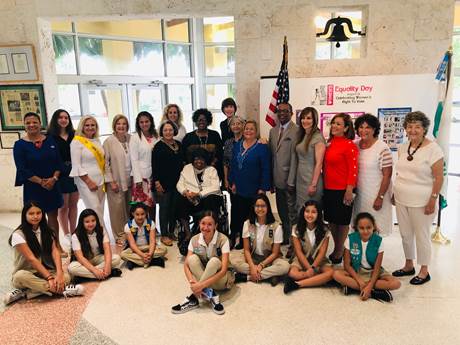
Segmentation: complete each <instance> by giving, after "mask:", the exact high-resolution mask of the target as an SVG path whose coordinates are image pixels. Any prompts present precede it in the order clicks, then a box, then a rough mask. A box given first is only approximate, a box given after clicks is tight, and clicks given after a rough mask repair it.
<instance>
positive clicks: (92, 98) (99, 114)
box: [82, 84, 128, 135]
mask: <svg viewBox="0 0 460 345" xmlns="http://www.w3.org/2000/svg"><path fill="white" fill-rule="evenodd" d="M126 99H127V97H126V87H125V85H123V84H83V85H82V107H83V111H84V114H89V115H92V116H94V117H95V118H96V120H97V122H98V124H99V132H100V133H99V134H100V135H109V134H111V133H112V132H113V131H112V120H113V118H114V117H115V115H117V114H128V105H127V101H126Z"/></svg>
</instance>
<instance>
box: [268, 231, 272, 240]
mask: <svg viewBox="0 0 460 345" xmlns="http://www.w3.org/2000/svg"><path fill="white" fill-rule="evenodd" d="M268 237H270V238H273V229H270V230H268Z"/></svg>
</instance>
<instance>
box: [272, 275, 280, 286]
mask: <svg viewBox="0 0 460 345" xmlns="http://www.w3.org/2000/svg"><path fill="white" fill-rule="evenodd" d="M279 282H280V277H278V276H274V277H271V278H270V284H271V286H276V285H278V283H279Z"/></svg>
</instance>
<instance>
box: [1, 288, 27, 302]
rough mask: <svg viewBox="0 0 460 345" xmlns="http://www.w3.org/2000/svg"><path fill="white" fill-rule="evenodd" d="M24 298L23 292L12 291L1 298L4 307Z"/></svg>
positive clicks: (19, 290) (18, 290) (24, 293)
mask: <svg viewBox="0 0 460 345" xmlns="http://www.w3.org/2000/svg"><path fill="white" fill-rule="evenodd" d="M24 297H26V292H25V291H24V290H21V289H14V290H12V291H10V292H8V293H7V294H6V295H5V297H4V298H3V303H5V305H8V304H10V303H13V302H16V301H18V300H20V299H21V298H24Z"/></svg>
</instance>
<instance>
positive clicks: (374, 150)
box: [353, 140, 393, 235]
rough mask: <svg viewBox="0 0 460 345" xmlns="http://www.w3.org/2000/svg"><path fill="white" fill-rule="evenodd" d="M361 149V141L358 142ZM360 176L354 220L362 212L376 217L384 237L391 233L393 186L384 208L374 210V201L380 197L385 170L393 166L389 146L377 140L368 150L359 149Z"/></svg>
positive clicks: (385, 198) (383, 204)
mask: <svg viewBox="0 0 460 345" xmlns="http://www.w3.org/2000/svg"><path fill="white" fill-rule="evenodd" d="M357 146H358V147H359V141H358V142H357ZM358 165H359V176H358V184H357V187H358V192H357V195H356V199H355V204H354V207H353V218H354V217H355V216H356V215H357V214H358V213H360V212H369V213H371V214H372V215H373V216H374V217H375V221H376V224H377V228H378V229H379V233H380V234H382V235H389V234H390V233H391V230H392V227H393V224H392V215H391V193H392V186H391V182H390V186H389V187H388V190H387V192H386V193H385V194H384V198H383V203H382V208H381V209H380V210H379V211H376V210H374V209H373V205H374V201H375V200H376V198H377V197H378V195H377V194H378V192H379V189H380V185H381V183H382V179H383V173H382V169H383V168H388V167H391V166H393V157H392V154H391V151H390V149H389V148H388V145H387V144H385V143H384V142H383V141H381V140H377V141H376V142H375V143H374V144H373V145H372V146H371V147H369V148H367V149H361V148H360V149H359V160H358Z"/></svg>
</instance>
